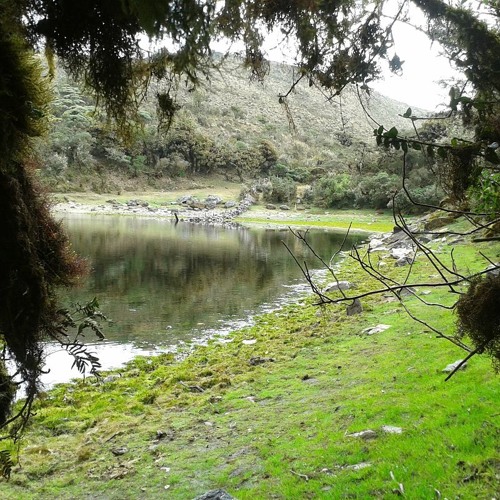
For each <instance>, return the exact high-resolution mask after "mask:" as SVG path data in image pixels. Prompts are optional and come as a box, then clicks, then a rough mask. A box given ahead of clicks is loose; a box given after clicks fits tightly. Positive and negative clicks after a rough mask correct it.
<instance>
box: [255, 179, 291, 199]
mask: <svg viewBox="0 0 500 500" xmlns="http://www.w3.org/2000/svg"><path fill="white" fill-rule="evenodd" d="M269 181H270V183H271V186H272V189H270V190H267V191H265V192H264V193H263V197H264V200H266V201H269V202H272V203H289V202H290V201H293V200H295V198H296V196H297V184H296V183H295V182H294V181H293V180H291V179H288V178H286V177H285V178H282V177H271V179H269Z"/></svg>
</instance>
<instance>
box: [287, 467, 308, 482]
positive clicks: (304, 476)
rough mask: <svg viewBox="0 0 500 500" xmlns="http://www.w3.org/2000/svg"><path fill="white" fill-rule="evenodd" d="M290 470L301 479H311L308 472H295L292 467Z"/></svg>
mask: <svg viewBox="0 0 500 500" xmlns="http://www.w3.org/2000/svg"><path fill="white" fill-rule="evenodd" d="M290 472H291V473H292V474H293V475H294V476H297V477H300V478H301V479H304V480H306V481H309V476H308V475H306V474H301V473H300V472H295V471H294V470H293V469H290Z"/></svg>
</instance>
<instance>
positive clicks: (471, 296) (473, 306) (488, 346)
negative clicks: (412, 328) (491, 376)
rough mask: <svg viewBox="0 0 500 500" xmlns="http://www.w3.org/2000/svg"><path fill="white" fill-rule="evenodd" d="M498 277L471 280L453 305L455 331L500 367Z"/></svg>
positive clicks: (499, 291)
mask: <svg viewBox="0 0 500 500" xmlns="http://www.w3.org/2000/svg"><path fill="white" fill-rule="evenodd" d="M499 300H500V276H486V277H483V278H482V279H475V280H474V281H472V283H471V285H470V287H469V289H468V291H467V292H466V293H464V294H463V295H462V296H461V297H460V299H459V301H458V302H457V305H456V312H457V315H458V327H459V328H458V331H459V332H460V333H461V335H462V336H464V335H467V336H468V337H470V339H471V340H472V342H473V344H474V346H475V348H476V350H477V351H478V352H479V353H483V352H486V353H488V354H489V355H490V356H491V357H492V358H493V362H494V365H495V367H496V369H497V370H500V308H499Z"/></svg>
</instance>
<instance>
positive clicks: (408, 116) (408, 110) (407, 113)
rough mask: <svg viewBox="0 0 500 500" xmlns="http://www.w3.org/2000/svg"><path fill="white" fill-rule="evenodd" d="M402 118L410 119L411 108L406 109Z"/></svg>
mask: <svg viewBox="0 0 500 500" xmlns="http://www.w3.org/2000/svg"><path fill="white" fill-rule="evenodd" d="M403 116H404V117H405V118H410V116H411V108H408V109H407V110H406V112H405V114H404V115H403Z"/></svg>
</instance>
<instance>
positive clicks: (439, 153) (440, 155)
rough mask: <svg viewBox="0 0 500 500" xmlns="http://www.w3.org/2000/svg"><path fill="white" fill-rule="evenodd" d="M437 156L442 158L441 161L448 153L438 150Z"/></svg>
mask: <svg viewBox="0 0 500 500" xmlns="http://www.w3.org/2000/svg"><path fill="white" fill-rule="evenodd" d="M438 156H439V157H440V158H443V160H445V159H446V158H447V157H448V153H447V152H446V149H444V148H438Z"/></svg>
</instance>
